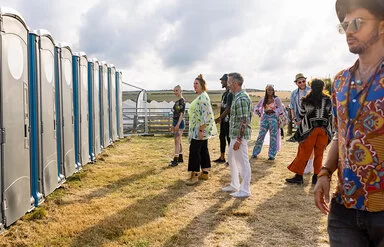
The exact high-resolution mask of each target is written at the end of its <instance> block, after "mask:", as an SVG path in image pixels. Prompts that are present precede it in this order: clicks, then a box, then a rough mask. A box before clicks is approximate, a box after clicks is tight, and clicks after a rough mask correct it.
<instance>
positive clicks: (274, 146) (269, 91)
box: [252, 84, 285, 160]
mask: <svg viewBox="0 0 384 247" xmlns="http://www.w3.org/2000/svg"><path fill="white" fill-rule="evenodd" d="M254 113H255V114H256V115H258V116H259V117H260V130H259V136H258V137H257V139H256V142H255V147H254V148H253V152H252V158H254V159H255V158H257V156H258V155H259V153H260V152H261V147H262V145H263V142H264V138H265V135H266V134H267V132H268V131H269V136H270V139H269V151H268V160H274V159H275V156H276V153H277V151H279V149H280V145H281V142H280V130H279V124H278V116H279V115H280V114H285V112H284V107H283V104H282V103H281V100H280V98H279V97H277V96H276V95H275V89H274V87H273V85H270V84H268V85H267V86H266V88H265V95H264V98H262V99H261V100H260V101H259V103H257V105H256V106H255V108H254Z"/></svg>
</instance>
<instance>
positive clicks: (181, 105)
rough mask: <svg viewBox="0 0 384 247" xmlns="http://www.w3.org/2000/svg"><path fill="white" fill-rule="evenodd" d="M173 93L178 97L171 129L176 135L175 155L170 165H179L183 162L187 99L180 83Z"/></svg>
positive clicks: (173, 109)
mask: <svg viewBox="0 0 384 247" xmlns="http://www.w3.org/2000/svg"><path fill="white" fill-rule="evenodd" d="M173 93H174V94H175V96H176V97H177V101H176V102H175V104H174V105H173V108H172V111H173V122H172V127H171V131H172V132H173V134H174V136H175V155H174V157H173V160H172V161H171V163H169V165H168V166H171V167H173V166H177V165H178V164H179V162H183V161H184V160H183V147H182V145H181V137H182V135H183V131H184V128H185V122H184V111H185V100H184V98H183V94H182V89H181V86H180V85H177V86H176V87H175V88H174V89H173Z"/></svg>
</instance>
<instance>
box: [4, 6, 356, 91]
mask: <svg viewBox="0 0 384 247" xmlns="http://www.w3.org/2000/svg"><path fill="white" fill-rule="evenodd" d="M0 5H2V6H8V7H12V8H15V9H16V10H17V11H18V12H20V13H21V14H22V16H23V17H24V19H25V20H26V22H27V25H28V26H29V27H30V28H31V29H38V28H44V29H47V30H48V31H49V32H50V33H51V34H52V36H53V37H54V39H55V41H56V42H62V41H65V42H68V43H70V44H71V45H72V48H73V50H74V51H79V50H82V51H85V52H86V53H87V55H88V57H96V58H98V59H99V60H105V61H107V62H108V63H113V64H115V65H116V67H117V68H118V69H119V70H121V71H122V72H123V78H124V81H126V82H128V83H132V84H135V83H138V84H139V85H138V86H140V87H144V88H146V89H170V88H172V87H173V86H174V85H176V84H182V85H183V87H184V88H186V89H192V83H193V79H194V78H195V77H196V76H197V75H198V74H199V73H202V74H203V75H205V77H206V79H207V83H208V87H209V88H210V89H220V88H221V85H220V83H219V78H220V77H221V76H222V74H223V73H226V72H234V71H236V72H240V73H242V74H243V76H244V78H245V86H246V87H248V88H264V86H265V84H267V83H273V84H275V87H276V88H277V89H285V90H291V89H293V88H294V84H293V82H292V81H293V78H294V76H295V74H296V73H299V72H302V73H304V74H305V75H306V76H307V77H309V78H310V77H324V76H331V77H332V76H334V75H335V74H336V73H337V72H338V71H339V70H340V69H342V68H344V67H346V66H349V65H351V64H352V63H353V62H354V59H356V57H355V56H354V55H351V54H350V53H349V51H348V48H347V45H346V42H345V37H344V36H342V35H339V34H338V33H337V32H336V28H335V25H336V24H337V21H338V20H337V17H336V13H335V10H334V2H333V1H331V2H330V1H314V0H292V1H281V0H269V1H262V0H239V1H233V0H210V1H203V0H183V1H178V0H130V1H123V0H109V1H98V0H82V1H75V0H55V1H51V0H37V1H28V0H13V1H8V0H0Z"/></svg>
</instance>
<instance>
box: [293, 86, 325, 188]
mask: <svg viewBox="0 0 384 247" xmlns="http://www.w3.org/2000/svg"><path fill="white" fill-rule="evenodd" d="M300 118H301V121H300V125H299V128H298V130H297V131H296V133H295V139H296V140H298V141H299V148H298V151H297V154H296V158H295V159H294V160H293V161H292V163H291V164H290V165H289V166H288V169H289V170H290V171H291V172H294V173H295V176H294V177H293V178H287V179H286V181H287V182H288V183H295V184H303V173H304V169H305V166H306V165H307V161H308V159H309V158H310V156H311V153H312V151H313V152H314V161H313V168H314V174H313V176H312V184H316V182H317V174H318V173H319V172H320V169H321V164H322V161H323V154H324V150H325V148H326V146H327V145H328V143H329V142H330V140H331V119H332V102H331V98H330V97H329V95H328V94H327V93H325V91H324V82H323V81H322V80H319V79H314V80H313V81H312V84H311V91H310V92H309V93H308V94H307V95H306V96H304V97H303V98H302V102H301V106H300Z"/></svg>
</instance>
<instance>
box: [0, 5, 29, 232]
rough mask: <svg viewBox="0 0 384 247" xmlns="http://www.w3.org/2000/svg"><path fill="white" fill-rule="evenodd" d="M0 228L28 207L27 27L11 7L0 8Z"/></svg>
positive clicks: (8, 223) (12, 221)
mask: <svg viewBox="0 0 384 247" xmlns="http://www.w3.org/2000/svg"><path fill="white" fill-rule="evenodd" d="M0 30H1V31H0V46H1V50H0V63H1V64H0V66H1V73H0V141H1V151H0V165H1V169H0V192H1V206H0V207H1V210H0V218H1V222H0V228H3V227H4V226H5V227H7V226H9V225H10V224H12V223H14V222H15V221H16V220H18V219H19V218H20V217H21V216H23V215H24V214H25V213H26V212H27V211H28V210H29V209H30V206H31V203H32V202H31V186H30V183H31V177H30V175H31V174H30V172H31V170H30V150H29V148H30V133H29V101H28V87H29V81H28V47H27V43H28V30H29V29H28V26H27V25H26V23H25V21H24V19H23V18H22V17H21V15H20V14H18V13H17V12H16V11H15V10H13V9H10V8H4V7H0Z"/></svg>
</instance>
